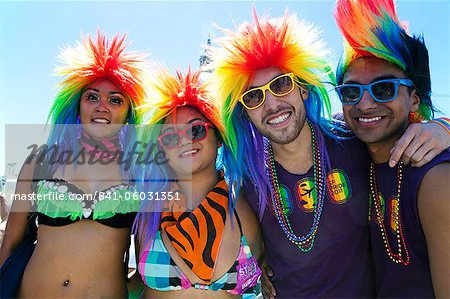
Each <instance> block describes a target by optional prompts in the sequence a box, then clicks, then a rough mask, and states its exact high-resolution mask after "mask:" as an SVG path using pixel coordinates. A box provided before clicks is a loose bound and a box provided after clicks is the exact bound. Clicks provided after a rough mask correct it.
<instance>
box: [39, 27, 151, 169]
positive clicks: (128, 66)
mask: <svg viewBox="0 0 450 299" xmlns="http://www.w3.org/2000/svg"><path fill="white" fill-rule="evenodd" d="M124 40H125V35H124V36H122V37H119V36H118V35H116V36H114V38H113V39H112V40H108V39H107V38H106V37H105V35H103V34H102V33H100V32H99V33H98V34H97V40H96V41H93V40H92V38H91V37H90V36H87V38H86V39H83V40H82V41H81V42H78V43H77V45H76V46H75V47H70V46H66V47H65V48H64V49H63V50H62V51H61V53H60V55H59V59H60V60H61V62H62V66H60V67H57V68H56V70H55V72H56V74H57V75H60V76H64V80H63V81H62V82H61V84H60V86H61V89H60V91H59V93H58V94H57V96H56V99H55V101H54V103H53V105H52V107H51V108H50V112H49V115H48V119H47V122H48V121H49V120H51V121H50V123H51V124H52V125H55V126H53V127H52V129H51V132H50V135H49V138H48V141H47V142H48V144H49V145H55V144H57V145H58V150H61V151H65V150H69V149H71V150H74V151H75V152H77V150H78V142H77V140H78V139H79V134H80V130H81V127H80V126H78V125H77V124H79V122H80V117H79V110H80V100H81V95H82V93H83V89H84V87H85V86H86V85H88V84H90V83H92V82H94V81H95V80H98V79H107V80H109V81H111V83H113V84H114V85H116V86H117V87H118V88H119V89H120V91H121V92H122V93H124V95H125V97H126V98H127V99H128V100H129V103H130V107H131V109H130V110H129V112H128V116H127V122H128V124H138V123H140V118H141V117H140V114H139V113H137V110H136V106H138V105H140V104H141V103H142V102H143V101H144V98H145V88H144V83H143V81H144V77H145V74H146V73H147V71H146V70H147V63H146V62H145V55H143V54H132V53H127V52H125V44H124ZM70 125H76V126H70ZM119 137H120V144H121V146H122V150H123V151H124V152H127V150H128V149H127V148H128V147H129V146H132V145H133V143H134V141H135V140H136V134H135V130H134V127H132V128H129V127H128V126H123V127H122V129H121V130H120V136H119ZM56 167H57V165H56V164H55V165H54V168H55V169H54V170H56ZM121 169H122V172H123V173H124V175H125V177H128V178H129V172H128V171H126V169H125V168H124V166H123V165H121Z"/></svg>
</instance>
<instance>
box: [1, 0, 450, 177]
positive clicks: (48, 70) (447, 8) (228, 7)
mask: <svg viewBox="0 0 450 299" xmlns="http://www.w3.org/2000/svg"><path fill="white" fill-rule="evenodd" d="M252 7H255V8H256V10H257V12H258V14H259V15H263V14H269V15H270V16H271V17H279V16H281V15H283V13H284V12H285V10H286V9H289V10H290V11H293V12H296V13H297V14H298V16H299V17H300V18H303V19H305V20H307V21H309V22H311V23H313V24H315V25H317V26H319V27H320V28H321V30H322V32H323V34H322V38H323V39H324V40H325V42H326V44H327V46H328V47H329V48H330V49H331V50H332V53H333V55H331V56H330V57H329V59H330V61H331V62H333V63H336V62H337V59H338V57H339V55H340V53H341V50H342V39H341V36H340V34H339V32H338V29H337V26H336V24H335V22H334V19H333V17H332V12H333V9H334V1H290V2H285V1H277V2H271V1H226V2H225V1H220V2H218V1H176V2H173V1H170V2H168V1H165V2H159V1H137V2H126V1H116V2H91V1H72V2H52V1H50V2H42V1H1V2H0V92H1V97H0V98H1V100H0V101H1V102H0V175H1V174H3V173H4V171H5V158H4V153H5V148H4V145H5V142H7V141H5V129H4V128H5V124H44V123H45V122H46V118H47V113H48V110H49V108H50V105H51V103H52V101H53V99H54V97H55V94H56V93H57V91H58V88H57V84H58V82H59V81H60V79H61V78H59V77H55V76H52V72H53V69H54V67H55V66H56V65H58V61H57V59H56V56H57V54H58V53H59V50H60V49H61V48H62V47H63V46H64V45H66V44H70V45H74V44H75V42H76V41H77V40H79V38H80V36H81V34H91V35H95V34H96V32H97V29H100V30H101V31H103V32H106V33H107V34H108V35H109V36H112V35H114V34H115V33H116V32H119V33H127V40H128V41H131V44H130V45H129V47H128V49H131V50H138V51H144V52H148V53H150V54H151V56H150V57H151V59H153V60H155V61H160V62H163V63H165V64H166V65H167V66H168V67H169V68H170V69H171V70H174V69H175V68H181V69H184V70H185V69H187V67H188V66H189V65H190V66H192V68H193V69H197V68H198V67H199V56H200V55H201V54H202V53H203V51H204V50H203V48H202V44H203V45H204V44H205V43H206V40H207V39H208V36H209V34H211V35H212V37H213V38H214V36H221V33H220V31H219V30H217V28H216V27H215V25H214V24H217V25H219V26H220V27H223V28H228V29H230V28H231V29H235V28H236V27H237V26H238V25H239V24H241V23H242V22H244V21H251V20H252ZM397 11H398V15H399V18H400V19H401V20H408V21H409V22H410V32H412V33H415V34H424V36H425V41H426V44H427V46H428V50H429V53H430V68H431V78H432V89H433V98H432V99H433V102H434V104H435V105H436V106H437V107H438V108H439V109H441V110H442V114H443V115H446V116H449V115H450V104H449V102H448V101H449V100H450V87H449V86H450V75H449V69H450V59H449V53H450V32H449V28H450V1H448V0H444V1H423V0H422V1H398V6H397ZM333 110H334V111H339V110H340V104H339V103H338V102H337V100H336V99H335V98H334V99H333ZM442 114H438V116H439V115H442ZM17 138H20V136H17ZM16 171H17V170H16Z"/></svg>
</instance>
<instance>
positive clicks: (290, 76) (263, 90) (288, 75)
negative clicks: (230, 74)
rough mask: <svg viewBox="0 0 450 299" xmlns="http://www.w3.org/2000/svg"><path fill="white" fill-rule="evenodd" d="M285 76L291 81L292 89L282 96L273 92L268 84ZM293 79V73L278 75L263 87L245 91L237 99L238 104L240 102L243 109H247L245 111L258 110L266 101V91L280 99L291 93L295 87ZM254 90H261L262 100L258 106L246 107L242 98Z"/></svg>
mask: <svg viewBox="0 0 450 299" xmlns="http://www.w3.org/2000/svg"><path fill="white" fill-rule="evenodd" d="M286 76H287V77H289V78H291V80H292V88H291V89H290V90H289V91H288V92H285V93H283V94H276V93H275V92H273V91H272V89H270V84H272V83H273V82H274V81H276V80H278V79H280V78H282V77H286ZM294 77H295V75H294V73H285V74H281V75H279V76H277V77H275V78H273V79H272V80H270V81H269V82H268V83H267V84H264V85H263V86H258V87H254V88H252V89H249V90H247V91H246V92H244V93H243V94H242V95H241V97H240V98H239V102H241V104H242V105H243V106H244V107H245V109H247V110H253V109H256V108H259V107H261V105H262V104H264V102H265V101H266V90H268V91H269V92H270V93H271V94H273V95H274V96H276V97H282V96H285V95H287V94H289V93H291V92H292V91H293V90H294V88H295V85H296V82H295V80H294ZM255 90H261V91H262V94H263V98H262V100H261V102H260V103H259V104H258V105H256V106H255V107H248V106H247V105H246V104H245V103H244V96H245V95H246V94H248V93H249V92H252V91H255Z"/></svg>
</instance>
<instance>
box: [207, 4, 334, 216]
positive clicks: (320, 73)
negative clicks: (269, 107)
mask: <svg viewBox="0 0 450 299" xmlns="http://www.w3.org/2000/svg"><path fill="white" fill-rule="evenodd" d="M253 14H254V24H249V23H244V24H242V25H241V26H240V27H239V28H238V30H237V32H236V33H234V32H231V31H228V30H224V32H225V36H224V37H221V38H219V39H217V41H216V42H217V43H218V44H219V46H221V47H220V48H211V49H210V52H211V59H212V62H211V64H210V65H208V67H211V68H212V69H214V72H213V75H212V81H213V84H214V90H215V91H216V92H217V95H216V96H215V97H216V99H217V100H218V101H220V103H221V109H222V111H221V112H222V118H223V122H224V125H225V128H226V133H227V135H228V136H229V138H230V147H231V150H232V153H233V155H234V156H235V158H236V160H237V161H238V164H239V165H241V166H242V167H243V168H244V169H243V171H244V173H245V174H248V175H249V177H250V181H249V180H244V184H246V183H248V184H252V185H255V186H256V189H257V193H258V195H259V198H260V217H262V214H263V212H264V209H265V206H266V202H267V190H270V188H269V186H270V185H269V181H268V178H267V176H266V171H265V164H264V163H265V159H261V158H258V159H255V157H264V142H263V136H262V135H261V134H260V133H259V132H258V131H257V129H256V128H255V127H254V125H253V124H252V123H251V122H250V120H249V119H248V117H247V116H246V112H245V109H244V107H243V106H242V104H241V103H240V102H239V101H238V100H239V98H240V96H241V95H242V93H243V92H245V91H246V90H247V89H248V87H249V84H250V83H251V81H252V78H253V75H254V73H255V72H256V71H258V70H261V69H265V68H270V67H277V68H279V69H280V70H281V71H282V72H286V73H287V72H292V73H294V74H295V77H296V79H295V80H296V81H297V83H298V84H301V85H302V86H304V87H305V88H307V89H308V90H309V98H308V99H306V100H305V101H304V103H305V107H306V114H307V117H308V118H309V119H310V120H311V122H312V123H313V125H314V126H316V127H319V128H320V129H321V131H322V132H325V133H326V134H327V135H330V136H331V135H332V133H331V125H330V124H331V122H330V121H329V120H330V111H331V107H330V100H329V97H328V94H327V91H326V88H325V84H326V83H332V82H334V80H335V78H334V74H333V72H332V71H331V67H330V65H329V64H328V63H327V61H326V59H325V56H326V55H327V54H328V51H327V50H326V49H325V48H324V43H323V42H322V41H321V40H320V39H319V38H318V36H319V31H318V29H317V28H315V27H314V26H312V25H310V24H308V23H306V22H304V21H299V20H298V19H297V17H296V15H293V14H292V15H290V14H289V13H288V12H286V14H285V15H284V16H283V17H282V18H278V19H268V18H258V16H257V14H256V11H254V13H253ZM299 101H300V99H299ZM325 117H326V118H325ZM327 118H328V119H327Z"/></svg>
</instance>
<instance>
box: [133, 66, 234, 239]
mask: <svg viewBox="0 0 450 299" xmlns="http://www.w3.org/2000/svg"><path fill="white" fill-rule="evenodd" d="M200 74H201V72H200V71H196V72H192V71H191V70H190V69H189V70H188V72H187V73H186V74H183V73H181V72H180V71H177V72H176V74H175V76H174V75H172V74H171V73H170V72H169V71H168V70H167V69H166V68H160V70H159V71H156V72H155V74H154V75H153V80H152V82H151V84H150V86H149V92H150V94H149V100H148V102H147V103H145V104H144V105H142V106H141V107H139V108H138V109H140V110H143V113H144V115H145V123H146V124H147V126H146V127H145V128H143V131H142V134H141V135H140V140H141V141H142V142H146V143H151V142H155V141H156V140H157V138H158V136H159V135H160V133H161V127H162V125H163V124H164V120H165V118H166V117H167V116H169V115H174V118H175V119H176V113H177V110H178V109H179V108H181V107H193V108H195V109H197V110H198V111H199V112H201V113H202V114H203V115H204V116H205V117H206V118H207V119H208V121H210V122H211V123H212V124H213V125H214V127H215V130H216V133H217V135H218V138H219V140H221V141H222V147H220V149H219V153H218V157H217V161H216V167H217V169H220V170H224V172H225V177H226V179H227V181H228V183H229V185H230V186H234V187H233V188H234V192H230V201H229V205H230V206H229V207H230V211H232V210H233V208H234V205H235V203H236V200H237V197H238V194H239V187H240V183H239V184H237V182H240V175H241V174H240V172H239V169H240V168H239V167H238V164H237V163H236V161H235V160H234V158H233V155H232V154H231V152H230V150H229V139H227V138H226V137H227V136H226V134H225V128H224V126H223V124H222V121H221V119H220V113H219V110H218V109H217V107H216V106H215V105H214V101H213V100H212V98H211V96H210V94H209V92H208V91H207V85H206V83H202V82H201V80H200ZM144 151H145V154H144V156H147V155H148V154H149V151H153V153H151V152H150V155H152V154H153V155H157V154H158V153H156V151H154V149H152V148H151V147H150V146H147V147H146V149H144ZM168 167H169V166H168V164H167V163H165V164H164V165H157V164H156V163H150V164H148V165H144V166H143V167H142V166H140V165H137V167H136V168H137V170H136V172H135V173H138V178H139V183H138V188H139V189H141V190H144V191H145V192H146V191H152V192H155V191H157V190H160V191H168V188H169V185H168V182H169V181H170V176H169V169H168ZM149 181H151V183H149ZM148 188H151V190H147V189H148ZM230 189H231V188H230ZM149 205H152V206H149ZM161 208H162V206H158V202H155V201H143V202H142V204H141V209H140V212H139V213H138V215H137V217H136V221H135V223H134V226H133V231H134V232H135V233H136V234H137V236H139V238H140V239H141V241H142V242H144V243H145V244H150V243H151V240H152V239H153V236H154V234H155V233H156V231H157V230H158V229H159V221H160V217H161V213H160V211H161ZM148 211H155V212H152V213H148ZM149 241H150V242H149ZM144 243H141V244H144Z"/></svg>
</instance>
